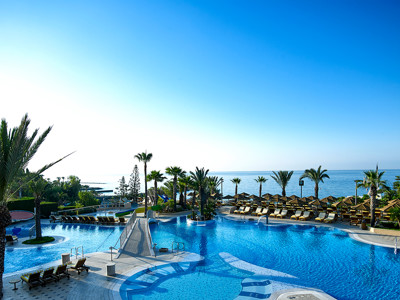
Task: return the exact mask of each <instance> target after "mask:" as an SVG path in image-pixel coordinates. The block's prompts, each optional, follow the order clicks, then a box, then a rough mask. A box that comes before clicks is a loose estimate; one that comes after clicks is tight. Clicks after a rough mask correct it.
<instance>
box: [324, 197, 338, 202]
mask: <svg viewBox="0 0 400 300" xmlns="http://www.w3.org/2000/svg"><path fill="white" fill-rule="evenodd" d="M336 200H337V198H336V197H333V196H328V197H325V198H324V199H322V200H321V201H323V202H326V203H327V202H335V201H336Z"/></svg>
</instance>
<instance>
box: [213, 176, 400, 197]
mask: <svg viewBox="0 0 400 300" xmlns="http://www.w3.org/2000/svg"><path fill="white" fill-rule="evenodd" d="M379 171H380V172H381V171H384V172H385V173H384V174H383V180H386V181H387V184H388V185H389V186H390V187H393V182H394V181H395V178H396V176H400V170H398V169H397V170H393V169H392V170H379ZM303 173H304V171H294V172H293V175H292V177H291V179H290V181H289V183H288V185H287V187H286V195H287V196H291V195H296V196H299V197H300V196H303V197H308V196H314V195H315V192H314V188H315V184H314V182H313V181H311V180H310V179H307V178H305V179H303V180H304V185H303V188H302V189H301V187H300V186H299V179H300V177H301V175H302V174H303ZM326 174H328V176H329V179H328V178H326V179H324V182H323V183H322V182H321V183H320V184H319V191H318V194H319V198H320V199H322V198H324V197H327V196H334V197H347V196H354V195H355V189H356V184H355V182H354V180H363V178H364V175H365V174H364V170H328V171H327V172H326ZM209 175H212V176H219V177H222V178H223V179H224V183H223V186H222V192H223V194H224V195H228V194H229V195H232V196H233V195H235V184H234V183H232V181H231V180H232V179H233V178H240V179H241V182H240V184H239V185H238V194H240V193H242V192H246V193H248V194H255V195H258V194H259V188H260V184H259V183H257V182H256V181H255V179H257V177H258V176H264V177H265V178H267V179H268V180H267V182H266V183H264V184H263V186H262V194H265V193H270V194H272V195H275V194H281V193H282V189H281V187H280V186H279V185H278V184H277V183H276V182H275V180H274V179H273V178H272V177H271V175H273V173H272V171H266V172H260V171H254V172H240V171H238V172H210V173H209ZM367 192H368V191H367V190H366V189H365V188H358V189H357V195H358V196H361V195H364V194H366V193H367Z"/></svg>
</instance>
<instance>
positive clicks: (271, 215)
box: [269, 208, 281, 218]
mask: <svg viewBox="0 0 400 300" xmlns="http://www.w3.org/2000/svg"><path fill="white" fill-rule="evenodd" d="M280 213H281V209H280V208H277V209H275V211H274V212H273V213H271V214H270V215H269V216H270V217H273V218H276V216H277V215H279V214H280Z"/></svg>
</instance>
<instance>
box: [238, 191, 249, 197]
mask: <svg viewBox="0 0 400 300" xmlns="http://www.w3.org/2000/svg"><path fill="white" fill-rule="evenodd" d="M239 195H241V196H246V197H248V196H250V194H247V193H245V192H243V193H240V194H239Z"/></svg>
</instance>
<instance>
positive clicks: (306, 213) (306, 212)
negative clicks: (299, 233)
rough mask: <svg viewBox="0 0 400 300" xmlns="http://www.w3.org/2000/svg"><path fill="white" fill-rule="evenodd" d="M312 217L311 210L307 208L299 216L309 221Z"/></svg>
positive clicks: (302, 219)
mask: <svg viewBox="0 0 400 300" xmlns="http://www.w3.org/2000/svg"><path fill="white" fill-rule="evenodd" d="M310 218H311V212H310V211H308V210H306V211H305V212H304V213H303V215H302V216H301V217H300V218H299V220H300V221H307V220H309V219H310Z"/></svg>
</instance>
